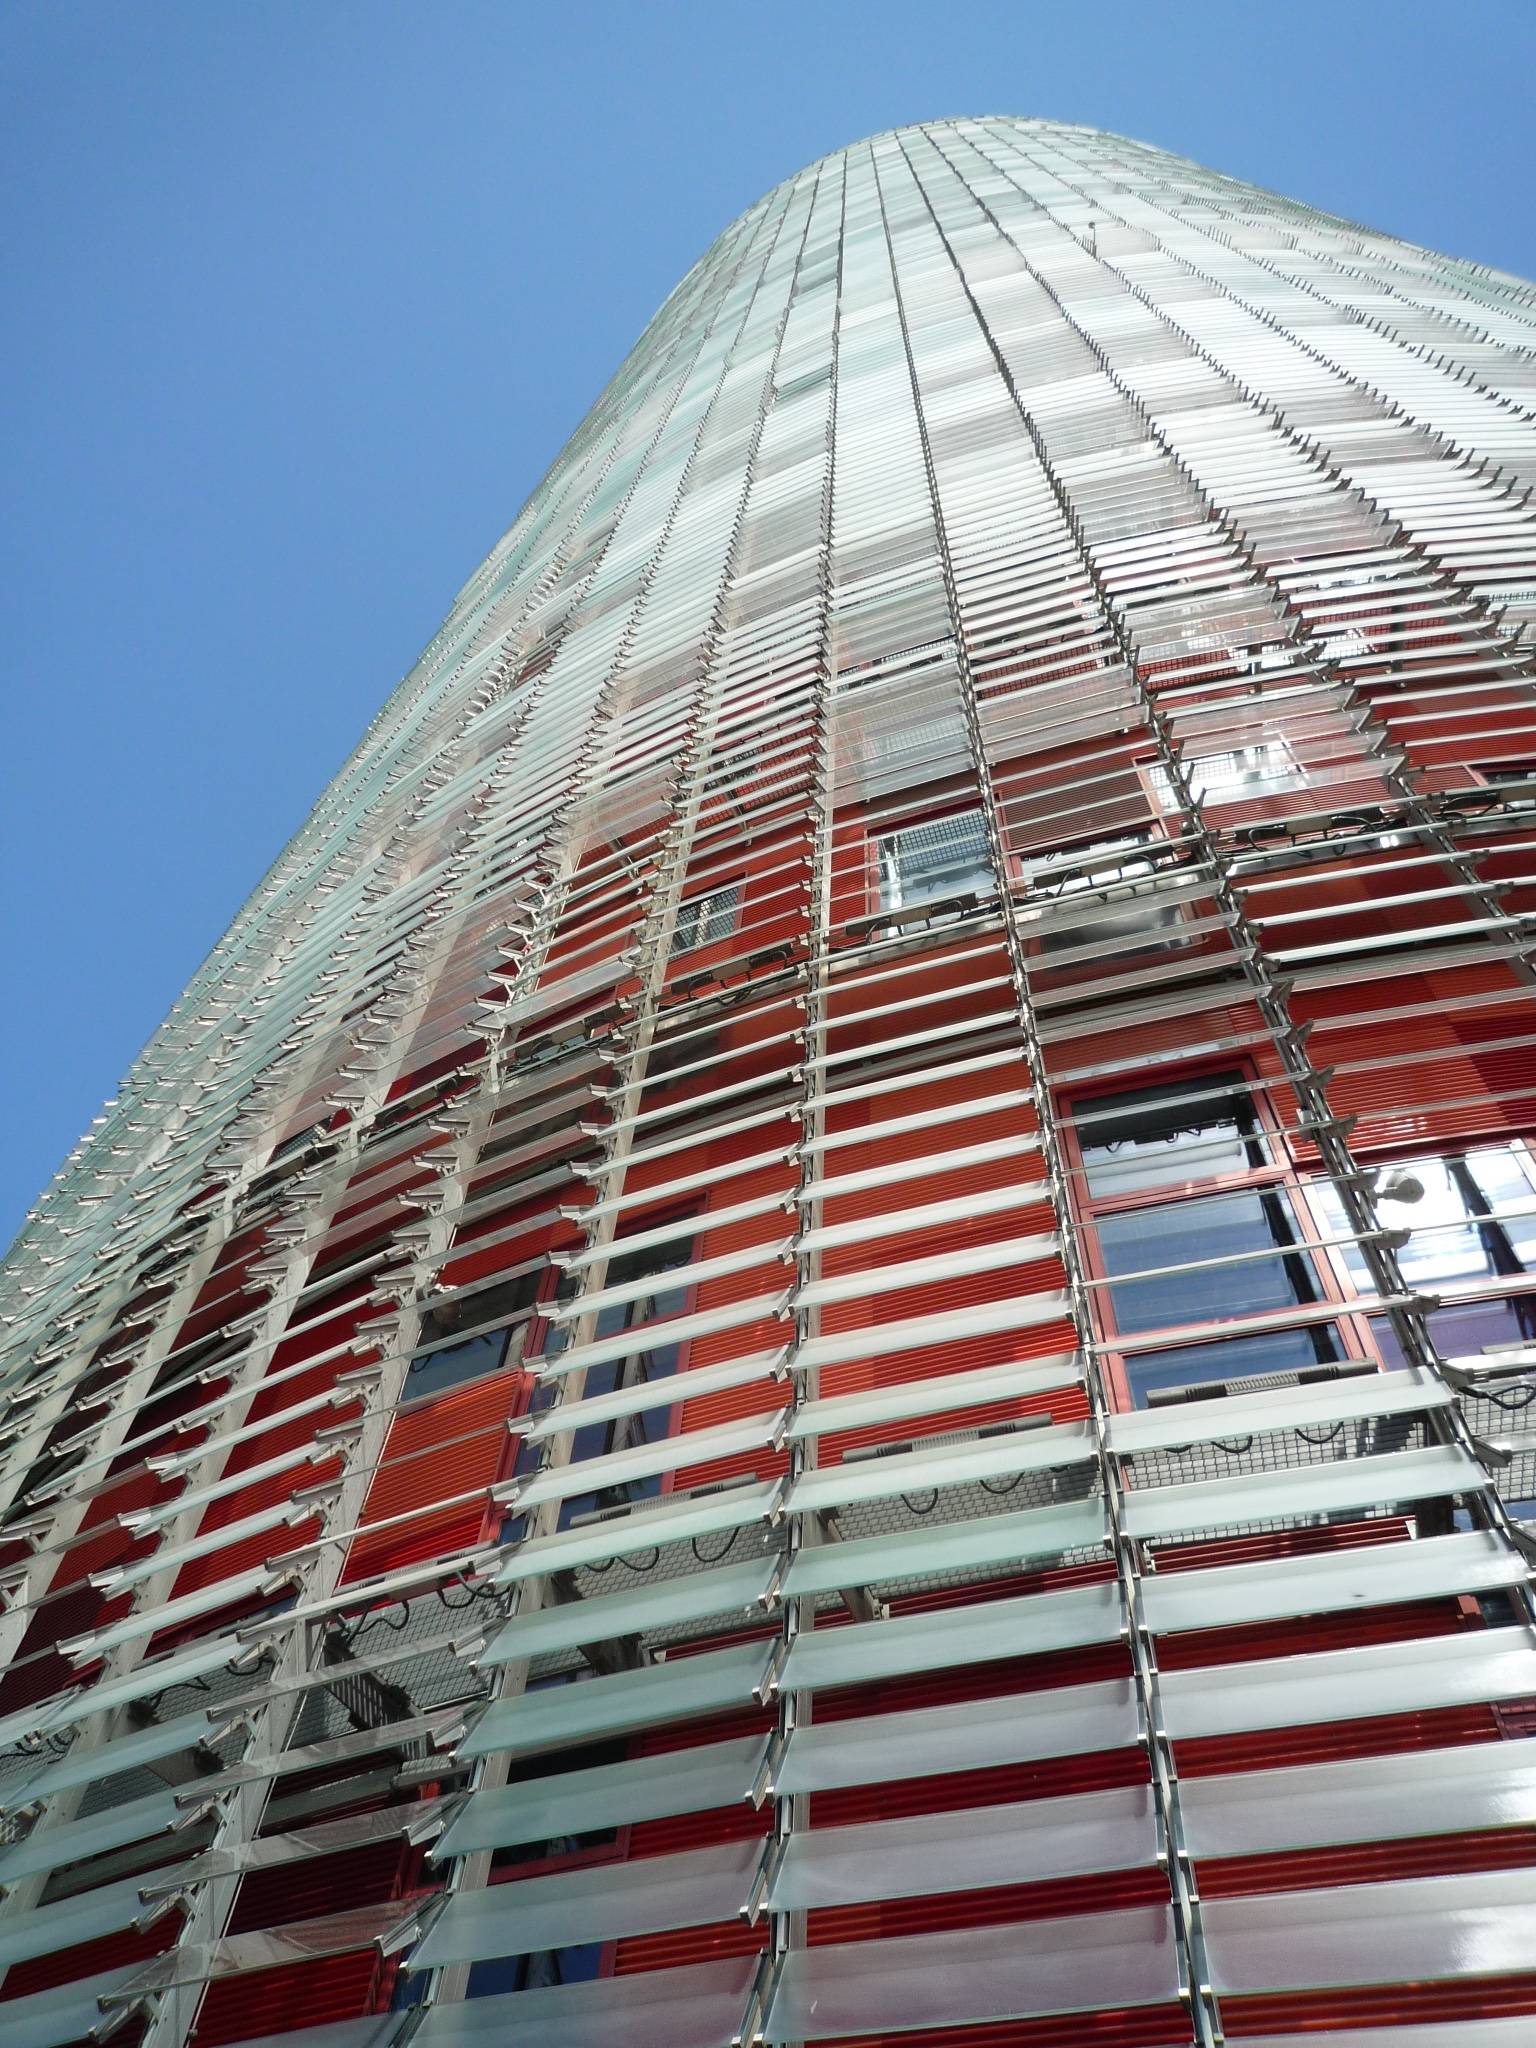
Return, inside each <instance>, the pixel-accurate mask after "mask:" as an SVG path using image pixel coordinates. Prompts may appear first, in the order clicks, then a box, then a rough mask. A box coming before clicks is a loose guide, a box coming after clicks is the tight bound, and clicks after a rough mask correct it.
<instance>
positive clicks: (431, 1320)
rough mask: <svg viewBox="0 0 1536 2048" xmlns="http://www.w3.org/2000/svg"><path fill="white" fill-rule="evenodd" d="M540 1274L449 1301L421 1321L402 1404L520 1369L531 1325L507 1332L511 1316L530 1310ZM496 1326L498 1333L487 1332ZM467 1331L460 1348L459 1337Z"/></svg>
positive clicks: (492, 1330)
mask: <svg viewBox="0 0 1536 2048" xmlns="http://www.w3.org/2000/svg"><path fill="white" fill-rule="evenodd" d="M539 1277H540V1274H539V1271H538V1270H535V1271H534V1272H532V1273H521V1274H519V1275H518V1277H517V1278H516V1279H515V1280H508V1281H505V1282H504V1283H503V1284H502V1285H501V1286H500V1287H482V1288H479V1289H477V1290H476V1292H475V1293H473V1294H466V1295H464V1296H462V1297H461V1298H457V1299H456V1298H454V1297H453V1296H449V1297H448V1299H447V1300H445V1301H440V1302H438V1304H437V1305H436V1307H435V1308H431V1309H429V1310H428V1311H427V1313H426V1314H425V1315H424V1316H423V1317H422V1319H421V1335H422V1339H423V1348H422V1349H421V1350H420V1351H418V1352H417V1354H416V1356H415V1357H414V1358H413V1359H412V1360H411V1362H410V1365H409V1366H408V1367H407V1369H406V1375H405V1385H404V1387H403V1388H402V1389H401V1393H400V1398H401V1400H402V1401H419V1400H421V1399H422V1398H423V1397H424V1396H425V1395H427V1394H441V1393H444V1392H446V1391H447V1389H448V1388H449V1387H459V1386H463V1385H464V1384H465V1382H466V1381H468V1380H478V1379H483V1378H484V1377H485V1375H486V1374H487V1373H490V1372H499V1371H502V1370H505V1369H506V1368H507V1367H508V1366H512V1365H516V1364H517V1362H518V1360H519V1359H520V1358H521V1357H522V1354H523V1344H524V1341H525V1340H526V1337H527V1332H528V1325H527V1322H526V1321H524V1322H522V1323H519V1324H518V1325H517V1327H516V1329H515V1330H514V1329H510V1328H508V1327H507V1324H508V1321H509V1319H510V1318H511V1317H512V1316H515V1315H517V1314H518V1313H519V1312H520V1311H521V1310H523V1309H526V1308H531V1307H532V1305H533V1302H534V1300H535V1298H536V1296H537V1294H538V1291H539ZM492 1324H494V1325H496V1326H497V1327H495V1328H490V1327H487V1326H488V1325H492ZM460 1330H468V1331H469V1332H470V1334H469V1335H468V1336H465V1337H461V1338H460V1339H459V1341H458V1342H457V1343H454V1342H450V1341H448V1340H450V1339H451V1338H452V1337H453V1336H454V1334H455V1332H457V1331H460Z"/></svg>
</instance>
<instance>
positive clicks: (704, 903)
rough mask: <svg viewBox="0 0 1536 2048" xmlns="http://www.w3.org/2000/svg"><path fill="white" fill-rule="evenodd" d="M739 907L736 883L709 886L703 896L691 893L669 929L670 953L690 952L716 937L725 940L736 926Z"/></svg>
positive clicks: (739, 892)
mask: <svg viewBox="0 0 1536 2048" xmlns="http://www.w3.org/2000/svg"><path fill="white" fill-rule="evenodd" d="M740 909H741V884H740V883H739V882H732V883H731V884H730V885H729V886H728V887H727V888H724V889H712V890H711V891H710V893H709V894H708V895H707V896H695V897H694V898H693V900H692V901H691V902H689V903H684V904H682V905H681V906H680V908H679V910H678V913H677V923H676V924H675V925H674V926H673V928H672V951H673V953H691V952H693V950H694V949H695V948H696V947H698V946H712V945H713V944H714V943H715V941H716V940H717V939H728V938H729V937H730V936H731V933H732V932H733V931H735V929H736V918H737V913H738V912H739V911H740Z"/></svg>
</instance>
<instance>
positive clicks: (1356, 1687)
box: [1159, 1628, 1536, 1742]
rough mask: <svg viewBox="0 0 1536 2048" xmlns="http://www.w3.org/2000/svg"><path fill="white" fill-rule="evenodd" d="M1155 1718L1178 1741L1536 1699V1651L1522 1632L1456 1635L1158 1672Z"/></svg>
mask: <svg viewBox="0 0 1536 2048" xmlns="http://www.w3.org/2000/svg"><path fill="white" fill-rule="evenodd" d="M1159 1685H1160V1690H1161V1694H1162V1703H1163V1718H1164V1720H1165V1722H1166V1723H1167V1726H1168V1732H1169V1733H1170V1735H1172V1737H1173V1739H1174V1740H1175V1741H1176V1742H1180V1741H1194V1740H1197V1739H1198V1738H1200V1737H1202V1736H1207V1735H1233V1734H1238V1733H1240V1732H1242V1731H1244V1730H1247V1729H1254V1728H1287V1727H1295V1726H1301V1725H1303V1724H1307V1723H1314V1722H1318V1721H1332V1720H1340V1721H1351V1720H1359V1719H1362V1718H1366V1717H1370V1716H1372V1715H1376V1714H1396V1713H1408V1712H1415V1711H1423V1712H1430V1711H1433V1710H1434V1709H1435V1708H1437V1707H1452V1706H1463V1705H1467V1704H1470V1703H1473V1702H1477V1701H1482V1700H1509V1699H1522V1698H1525V1697H1526V1696H1527V1695H1530V1694H1533V1693H1536V1649H1533V1648H1532V1647H1531V1644H1530V1640H1529V1638H1528V1636H1527V1635H1526V1633H1525V1631H1524V1630H1523V1629H1520V1628H1492V1629H1484V1630H1478V1631H1476V1632H1475V1633H1473V1634H1471V1635H1467V1634H1465V1633H1462V1632H1460V1631H1458V1632H1457V1633H1456V1634H1454V1635H1450V1636H1427V1637H1422V1638H1419V1639H1417V1640H1413V1641H1409V1642H1406V1643H1383V1644H1373V1645H1370V1646H1367V1647H1364V1648H1360V1649H1351V1650H1324V1651H1315V1652H1313V1653H1312V1654H1310V1655H1308V1656H1305V1657H1294V1658H1288V1659H1282V1660H1279V1661H1278V1662H1271V1661H1269V1660H1267V1659H1266V1660H1262V1661H1257V1662H1254V1663H1249V1664H1227V1665H1223V1666H1222V1667H1221V1668H1220V1670H1219V1671H1201V1670H1189V1671H1179V1670H1170V1671H1165V1672H1164V1673H1163V1674H1162V1676H1161V1679H1160V1681H1159Z"/></svg>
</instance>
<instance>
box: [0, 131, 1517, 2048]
mask: <svg viewBox="0 0 1536 2048" xmlns="http://www.w3.org/2000/svg"><path fill="white" fill-rule="evenodd" d="M1533 489H1536V287H1532V286H1530V285H1528V284H1526V283H1524V282H1522V281H1521V280H1519V279H1516V278H1512V277H1508V276H1505V275H1502V274H1500V273H1497V272H1493V271H1490V270H1488V269H1486V268H1483V267H1481V266H1478V265H1474V264H1470V263H1465V262H1461V261H1457V260H1454V259H1451V258H1448V257H1443V256H1439V255H1436V254H1434V253H1432V252H1429V251H1426V250H1422V249H1419V248H1416V247H1412V246H1410V245H1407V244H1404V243H1402V242H1399V241H1396V240H1394V239H1392V238H1390V237H1387V236H1384V235H1381V234H1378V233H1375V232H1373V231H1371V230H1368V229H1365V228H1362V227H1359V226H1357V225H1354V224H1352V223H1349V222H1347V221H1343V220H1340V219H1337V218H1335V217H1333V216H1331V215H1328V214H1325V213H1321V212H1319V211H1317V210H1315V209H1313V208H1310V207H1306V206H1302V205H1300V204H1297V203H1295V202H1293V201H1290V200H1286V199H1283V198H1279V197H1276V196H1274V195H1271V194H1268V193H1264V192H1260V191H1257V190H1255V189H1254V188H1252V187H1249V186H1246V185H1243V184H1240V183H1238V182H1237V181H1234V180H1232V179H1230V178H1226V177H1223V176H1220V175H1218V174H1216V173H1214V172H1211V171H1207V170H1204V169H1202V168H1200V167H1198V166H1196V165H1194V164H1191V163H1188V162H1186V161H1184V160H1183V159H1180V158H1177V157H1173V156H1170V155H1168V154H1167V153H1166V152H1163V151H1160V150H1156V149H1152V148H1150V147H1148V146H1146V145H1143V144H1139V143H1135V142H1131V141H1127V140H1124V139H1122V138H1118V137H1113V136H1108V135H1104V134H1100V133H1098V132H1096V131H1093V130H1089V129H1084V128H1078V127H1072V126H1067V125H1063V124H1059V123H1054V122H1050V121H1043V120H1018V119H1013V118H978V119H965V120H954V121H941V122H935V123H931V124H927V125H923V126H919V127H913V128H908V129H902V130H899V131H896V132H893V133H890V134H886V135H882V136H878V137H875V138H873V139H872V140H870V141H868V142H864V143H861V144H859V145H857V146H855V147H853V148H850V149H847V150H843V151H840V152H837V153H836V154H834V155H832V156H829V157H827V158H826V159H824V160H823V161H822V162H820V163H818V164H815V165H813V166H811V167H810V168H808V169H807V170H805V171H803V172H802V173H800V174H799V175H798V176H796V177H794V178H791V179H790V180H788V181H787V182H786V183H785V184H783V185H781V186H780V187H778V188H777V189H776V190H775V191H774V192H772V193H770V194H769V195H768V196H767V197H766V198H765V199H763V200H762V201H761V202H760V203H759V204H758V205H757V206H755V207H753V208H752V209H750V210H749V211H748V212H747V213H746V214H745V215H743V216H742V218H741V219H740V220H739V221H737V222H736V223H734V224H733V225H732V226H731V227H730V228H728V229H727V230H726V232H725V233H724V234H723V235H722V236H721V237H720V239H719V241H718V242H717V243H716V244H715V245H714V247H713V248H712V249H711V250H710V251H709V252H708V253H707V254H706V255H705V257H704V258H703V260H702V261H701V262H700V263H699V264H698V265H697V266H696V267H695V269H694V270H693V271H692V272H690V274H689V275H688V277H687V278H685V279H684V280H683V282H682V283H681V284H680V285H679V286H678V288H677V290H676V291H675V292H674V293H673V294H672V296H671V297H670V298H669V299H668V300H667V301H666V303H665V304H664V305H663V307H662V308H661V310H660V311H659V312H658V314H657V315H656V317H655V319H654V320H653V321H652V323H651V325H650V326H649V327H648V328H647V330H646V332H645V334H644V335H643V336H642V337H641V339H640V341H639V343H638V344H637V345H636V347H635V349H634V351H633V352H632V354H631V355H630V357H629V358H628V359H627V361H626V362H625V363H624V364H623V366H622V367H621V368H620V370H619V372H618V374H617V375H616V377H615V378H614V380H613V382H612V383H611V384H610V385H609V387H608V389H607V390H606V391H605V392H604V393H603V395H602V397H601V398H600V399H599V401H598V403H597V404H596V406H595V407H594V408H593V411H592V412H591V414H590V415H589V416H588V418H587V420H586V421H585V422H584V423H583V424H582V426H581V427H580V428H579V429H578V431H577V433H576V434H575V436H574V437H573V438H572V440H571V442H570V443H569V445H568V446H567V448H566V449H565V450H564V451H563V453H562V454H561V456H560V458H559V459H558V460H557V462H556V463H555V465H554V466H553V468H552V469H551V470H550V472H549V474H548V476H547V477H546V478H545V479H544V480H543V482H542V483H541V484H540V486H539V488H538V490H537V491H536V492H535V493H534V495H533V497H532V498H531V499H530V501H529V503H528V505H527V506H526V507H525V508H524V510H523V511H522V513H521V514H520V515H519V517H518V519H517V521H516V523H515V524H514V525H513V527H512V528H511V530H510V531H509V533H508V534H507V535H506V536H505V537H504V538H503V540H502V541H501V542H500V543H499V544H498V545H497V546H496V547H495V548H494V549H493V550H492V552H491V554H490V555H489V557H488V558H487V560H486V561H485V563H484V564H482V566H481V567H480V568H479V569H478V570H477V571H476V573H475V575H474V576H473V577H472V578H471V579H470V581H469V583H468V584H466V586H465V588H464V589H463V591H462V592H461V593H460V594H459V597H458V599H457V601H456V603H455V605H454V607H453V610H452V612H451V613H450V615H449V617H448V620H447V621H446V623H445V625H444V626H443V628H442V630H441V631H440V632H439V634H438V635H437V636H436V638H435V639H434V640H433V642H432V643H431V645H430V646H429V647H428V648H427V650H426V652H425V653H424V654H423V656H422V658H421V660H420V661H419V662H418V663H417V665H416V667H415V668H414V669H413V670H412V672H411V673H410V674H409V675H408V676H407V677H406V678H405V680H404V681H403V682H402V683H401V684H400V685H399V687H398V688H397V689H396V690H395V692H394V694H393V695H392V696H391V697H390V699H389V700H388V702H387V703H386V704H385V706H384V708H383V710H382V711H381V712H380V714H379V716H378V718H377V719H376V720H375V721H374V723H373V724H372V726H371V727H370V728H369V730H368V732H367V733H366V734H365V735H364V737H363V740H362V742H361V744H360V745H359V747H358V749H357V750H356V752H355V753H354V755H353V756H352V758H351V759H350V761H349V762H348V763H347V764H346V766H345V767H344V768H343V770H342V771H341V773H340V774H339V775H338V776H337V777H336V779H335V780H334V782H333V783H332V785H331V786H330V788H329V789H328V790H327V791H326V793H325V794H324V796H323V797H322V798H321V800H320V802H319V803H318V804H317V806H316V808H315V810H314V812H313V814H312V815H311V817H310V819H309V820H308V821H307V822H306V824H305V825H304V827H303V828H302V829H301V830H300V832H299V833H298V834H297V836H296V837H295V838H294V840H293V841H292V842H291V844H290V845H289V846H288V847H287V848H286V849H285V850H284V852H283V853H282V855H281V856H280V857H279V859H278V861H277V862H276V864H275V865H274V867H273V868H272V870H271V872H270V873H269V874H268V876H267V877H266V878H265V880H264V881H263V882H262V884H261V885H260V886H259V888H258V889H257V891H256V892H255V894H254V895H253V897H252V898H251V900H250V902H249V903H248V904H247V905H246V906H245V908H244V909H243V910H242V911H241V912H240V914H239V916H238V917H237V918H236V920H235V922H234V924H233V925H232V926H231V928H230V931H229V932H228V934H227V935H226V936H225V938H224V939H222V940H221V941H220V943H219V944H218V946H216V947H215V949H214V951H213V953H212V954H211V955H210V957H209V960H208V961H207V962H206V963H205V965H204V966H203V968H202V969H201V970H200V971H199V973H198V975H197V976H196V977H194V979H193V982H192V983H191V985H190V986H189V988H188V989H187V990H186V992H185V993H184V994H183V995H182V997H181V998H180V999H179V1001H178V1002H177V1003H176V1004H175V1006H174V1007H173V1009H172V1011H171V1013H170V1015H169V1017H168V1018H167V1020H166V1022H165V1024H164V1025H163V1026H162V1028H161V1029H160V1031H159V1032H158V1033H157V1034H156V1036H155V1037H154V1038H153V1039H152V1040H151V1042H150V1044H149V1046H148V1047H147V1048H146V1049H145V1052H144V1053H143V1054H142V1056H141V1057H140V1059H139V1060H138V1062H137V1063H136V1064H135V1066H134V1068H133V1070H132V1071H131V1072H130V1074H129V1075H128V1076H127V1077H126V1079H125V1081H124V1083H123V1086H122V1090H121V1093H120V1094H119V1096H118V1097H117V1098H116V1099H115V1100H114V1101H113V1102H112V1103H111V1104H109V1105H108V1107H107V1109H106V1110H105V1111H104V1113H103V1115H102V1116H101V1117H99V1118H98V1119H97V1120H96V1122H95V1124H93V1126H92V1128H91V1130H90V1132H89V1133H88V1134H87V1136H86V1138H85V1139H84V1140H82V1142H81V1144H80V1145H79V1146H78V1147H77V1148H76V1150H75V1152H74V1153H73V1154H71V1156H70V1159H69V1160H68V1161H67V1162H66V1164H65V1166H64V1167H63V1169H62V1170H61V1172H60V1173H59V1175H58V1176H57V1177H56V1179H55V1180H54V1182H53V1183H52V1184H51V1185H50V1187H49V1188H48V1189H47V1190H46V1191H45V1193H44V1195H43V1196H42V1197H41V1199H40V1201H39V1203H38V1204H37V1206H36V1208H35V1209H34V1210H33V1211H32V1212H31V1214H30V1215H29V1218H28V1220H27V1223H26V1225H25V1227H24V1229H23V1231H22V1233H21V1235H20V1237H19V1238H18V1240H17V1242H16V1244H15V1245H14V1247H13V1248H12V1250H11V1253H10V1255H9V1257H8V1259H7V1261H6V1263H5V1265H4V1267H3V1269H0V1593H3V1600H0V1648H3V1651H4V1662H3V1667H0V1670H3V1675H0V2039H4V2040H5V2041H6V2042H7V2044H8V2048H9V2044H12V2043H15V2044H21V2048H70V2044H79V2043H82V2042H85V2041H90V2040H102V2039H109V2040H113V2041H116V2042H118V2043H120V2044H122V2048H141V2044H142V2048H182V2044H184V2043H188V2042H195V2043H198V2044H201V2048H211V2044H218V2043H225V2042H244V2043H247V2044H249V2048H263V2044H267V2048H271V2044H274V2043H276V2042H277V2041H279V2040H281V2041H284V2042H289V2043H293V2044H295V2048H406V2044H407V2043H412V2042H414V2043H419V2044H421V2048H456V2044H460V2043H474V2042H477V2041H480V2040H484V2041H487V2042H489V2041H492V2040H496V2041H500V2040H511V2041H515V2042H518V2043H520V2044H524V2048H591V2044H595V2043H597V2042H603V2043H607V2042H609V2041H612V2040H623V2041H624V2042H625V2043H627V2044H632V2048H735V2044H738V2043H739V2044H763V2048H770V2044H771V2048H793V2044H799V2043H821V2042H843V2043H845V2044H846V2043H854V2044H859V2048H877V2044H890V2048H895V2044H896V2043H897V2042H898V2041H899V2042H903V2043H906V2044H908V2048H1004V2044H1006V2048H1080V2044H1084V2043H1092V2044H1094V2048H1217V2044H1219V2043H1222V2042H1226V2041H1233V2042H1236V2041H1243V2042H1247V2043H1248V2044H1250V2048H1298V2044H1300V2043H1302V2042H1309V2043H1310V2042H1318V2041H1321V2040H1339V2041H1343V2042H1350V2043H1353V2044H1354V2048H1452V2044H1454V2048H1515V2044H1517V2043H1520V2044H1523V2043H1524V2042H1526V2041H1527V2040H1528V2039H1529V2037H1530V2029H1531V2028H1532V2027H1533V2026H1536V1596H1533V1590H1532V1570H1533V1565H1536V1150H1533V1140H1536V1106H1533V1105H1536V1011H1533V1006H1532V1001H1531V996H1532V982H1533V965H1532V943H1533V932H1532V919H1533V917H1536V862H1533V855H1536V680H1533V668H1536V507H1533V504H1532V494H1533Z"/></svg>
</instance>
